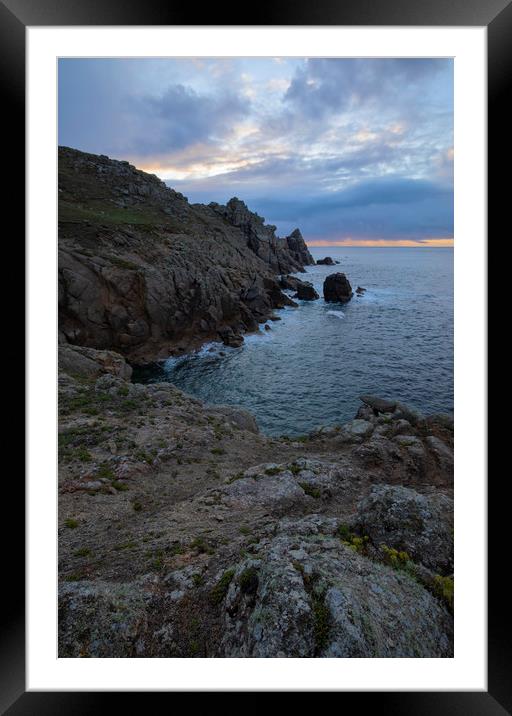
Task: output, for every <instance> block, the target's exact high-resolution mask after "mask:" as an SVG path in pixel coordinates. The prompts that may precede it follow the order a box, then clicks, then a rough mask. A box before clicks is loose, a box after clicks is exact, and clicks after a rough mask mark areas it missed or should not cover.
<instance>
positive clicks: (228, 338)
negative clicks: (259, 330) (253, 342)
mask: <svg viewBox="0 0 512 716" xmlns="http://www.w3.org/2000/svg"><path fill="white" fill-rule="evenodd" d="M219 336H220V337H221V338H222V342H223V343H224V345H225V346H229V347H230V348H239V347H240V346H241V345H242V344H243V342H244V338H243V336H241V335H240V334H239V333H235V332H234V331H233V329H232V328H230V327H229V326H228V327H226V328H220V329H219Z"/></svg>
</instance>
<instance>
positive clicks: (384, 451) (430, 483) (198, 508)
mask: <svg viewBox="0 0 512 716" xmlns="http://www.w3.org/2000/svg"><path fill="white" fill-rule="evenodd" d="M59 354H60V356H59V362H60V366H61V371H60V375H59V579H60V587H59V656H61V657H73V658H74V657H237V656H242V657H245V656H247V657H271V658H272V657H277V658H279V657H283V656H284V657H294V656H305V657H343V656H349V657H350V656H356V657H357V656H362V657H364V656H370V657H372V656H373V657H375V656H382V657H393V656H395V657H415V656H420V657H422V656H424V657H444V656H451V654H452V643H453V641H452V614H451V605H452V602H451V601H450V600H449V598H447V597H446V593H447V591H449V588H450V585H451V586H452V587H453V582H452V581H451V570H452V568H453V566H452V565H453V562H452V559H453V557H452V551H451V550H452V546H451V537H452V532H451V529H452V519H453V512H452V497H453V489H452V477H453V475H452V473H453V462H450V459H449V458H450V456H451V457H453V425H452V423H451V421H450V419H449V416H429V417H428V418H425V419H424V420H422V421H420V422H418V423H417V424H415V425H413V424H411V423H409V422H408V421H406V420H405V419H404V418H402V417H400V413H399V412H398V411H395V412H393V413H387V412H384V413H380V412H377V414H375V413H374V410H373V408H372V407H370V406H369V405H366V404H365V405H363V406H362V408H361V411H362V412H363V413H364V415H362V416H359V417H357V418H355V419H354V420H352V421H350V422H349V423H347V424H345V425H340V426H331V427H329V428H324V429H321V430H318V431H315V433H314V434H311V435H309V436H302V438H301V439H300V440H298V439H297V440H293V439H292V440H290V439H273V438H268V437H266V436H264V435H262V434H260V433H259V431H258V426H257V424H256V422H255V420H254V418H253V417H252V416H251V415H250V414H249V413H248V412H247V411H245V410H243V409H241V408H237V407H233V406H211V405H207V404H204V403H202V402H201V401H198V400H196V399H194V398H192V397H190V396H187V395H186V394H184V393H183V392H182V391H180V390H178V389H177V388H175V387H174V386H172V385H170V384H168V383H153V384H149V385H137V384H132V383H130V382H129V381H128V380H126V379H125V378H123V377H122V376H123V375H128V373H129V368H128V366H127V364H126V363H125V361H124V359H123V358H122V357H121V356H120V355H116V354H113V353H108V354H106V352H105V351H94V350H93V349H89V348H79V349H77V348H75V347H70V346H62V347H61V348H60V350H59ZM374 398H377V396H374ZM373 403H374V404H375V400H374V401H373ZM404 485H407V489H406V488H405V487H404ZM381 544H384V545H386V548H387V551H386V550H384V549H383V548H382V547H381ZM393 550H394V551H393ZM395 552H396V554H395ZM402 552H403V553H405V552H406V553H407V558H405V557H403V554H402V557H399V556H398V555H399V554H401V553H402ZM440 580H441V581H440ZM443 580H444V581H443Z"/></svg>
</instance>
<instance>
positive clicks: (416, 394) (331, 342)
mask: <svg viewBox="0 0 512 716" xmlns="http://www.w3.org/2000/svg"><path fill="white" fill-rule="evenodd" d="M311 253H312V254H313V256H314V257H315V259H318V258H322V257H323V256H325V255H329V256H332V258H333V259H335V260H338V261H339V262H340V265H339V266H310V267H308V268H307V272H306V274H298V275H299V277H300V278H302V279H303V280H305V281H311V282H312V283H313V285H314V286H315V288H316V290H317V291H318V293H319V294H320V296H321V298H320V299H319V300H318V301H310V302H308V301H300V302H299V308H285V309H283V310H281V311H276V313H277V314H278V315H279V316H280V317H281V319H282V320H280V321H276V322H269V324H268V325H270V327H271V330H270V331H265V330H264V329H263V328H264V327H263V326H262V331H261V332H260V333H259V334H255V335H251V336H246V339H245V343H244V345H243V346H242V347H241V348H226V347H225V346H223V345H221V344H210V345H209V346H205V347H203V348H202V349H201V350H200V351H198V352H197V353H195V354H192V355H188V356H183V357H180V358H170V359H169V360H167V361H165V362H164V363H160V364H158V365H155V366H150V367H146V368H144V369H139V370H137V371H135V374H134V379H135V380H138V381H140V382H155V381H169V382H171V383H174V384H175V385H177V386H178V387H179V388H181V389H182V390H184V391H185V392H187V393H190V394H192V395H195V396H197V397H199V398H201V399H202V400H204V401H206V402H208V403H222V404H231V405H241V406H243V407H245V408H247V409H248V410H250V411H251V412H252V413H253V414H254V415H255V416H256V419H257V421H258V424H259V426H260V428H261V430H262V431H263V432H264V433H267V434H269V435H281V434H289V435H298V434H303V433H306V432H309V431H310V430H312V429H313V428H315V427H317V426H319V425H335V424H338V423H342V422H344V421H346V420H349V419H351V418H352V417H353V416H354V414H355V412H356V410H357V408H358V406H359V405H360V401H359V399H358V396H359V395H361V394H363V393H374V394H377V395H379V396H382V397H386V398H397V399H399V400H400V401H402V402H404V403H407V404H408V405H411V406H412V407H415V408H417V409H419V410H421V411H423V412H426V413H431V412H452V411H453V250H452V249H440V248H352V247H350V248H348V247H344V248H336V249H335V248H315V249H312V251H311ZM336 271H342V272H344V273H345V274H346V275H347V277H348V279H349V281H350V283H351V284H352V288H353V289H354V290H355V288H356V287H357V286H363V287H364V288H366V293H365V294H364V295H363V296H361V297H357V296H354V298H353V299H352V300H351V301H350V302H349V303H348V304H345V305H337V304H328V303H325V302H324V300H323V297H322V285H323V281H324V278H325V277H326V276H327V275H328V274H330V273H334V272H336ZM221 353H223V354H224V355H221Z"/></svg>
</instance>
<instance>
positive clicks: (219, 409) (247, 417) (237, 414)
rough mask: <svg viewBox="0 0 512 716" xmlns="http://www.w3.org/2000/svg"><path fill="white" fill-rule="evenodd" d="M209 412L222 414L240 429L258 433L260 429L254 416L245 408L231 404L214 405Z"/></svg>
mask: <svg viewBox="0 0 512 716" xmlns="http://www.w3.org/2000/svg"><path fill="white" fill-rule="evenodd" d="M210 412H211V413H212V414H214V415H223V416H224V417H226V418H227V419H228V420H229V421H230V422H231V423H233V425H236V427H237V428H239V429H240V430H248V431H249V432H250V433H259V431H260V430H259V428H258V423H257V422H256V418H255V417H254V415H253V414H252V413H250V412H249V411H248V410H245V408H239V407H237V406H233V405H215V406H214V407H213V408H211V409H210Z"/></svg>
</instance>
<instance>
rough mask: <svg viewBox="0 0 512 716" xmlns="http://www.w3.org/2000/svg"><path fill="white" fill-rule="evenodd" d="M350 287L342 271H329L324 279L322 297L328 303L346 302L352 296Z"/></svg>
mask: <svg viewBox="0 0 512 716" xmlns="http://www.w3.org/2000/svg"><path fill="white" fill-rule="evenodd" d="M353 295H354V294H353V291H352V287H351V285H350V283H349V280H348V278H347V277H346V276H345V274H344V273H331V274H330V275H329V276H327V278H326V279H325V281H324V299H325V300H326V301H327V302H328V303H347V302H348V301H350V299H351V298H352V296H353Z"/></svg>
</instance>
